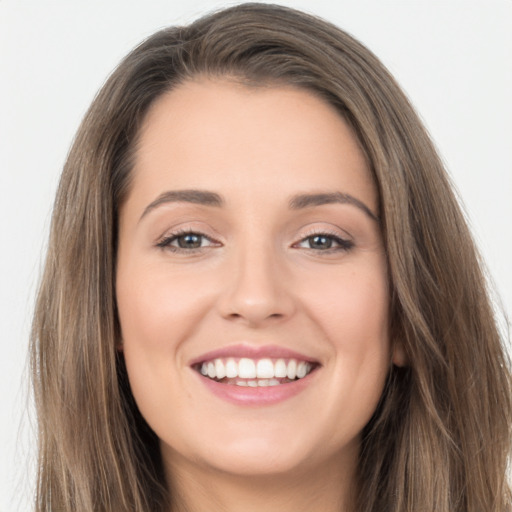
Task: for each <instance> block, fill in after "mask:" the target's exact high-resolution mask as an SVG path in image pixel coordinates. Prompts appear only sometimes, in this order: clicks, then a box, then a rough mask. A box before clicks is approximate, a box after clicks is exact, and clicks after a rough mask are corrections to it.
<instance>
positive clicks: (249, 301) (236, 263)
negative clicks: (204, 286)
mask: <svg viewBox="0 0 512 512" xmlns="http://www.w3.org/2000/svg"><path fill="white" fill-rule="evenodd" d="M232 256H233V258H232V259H231V262H232V263H231V268H229V269H228V272H227V273H228V276H229V277H228V278H227V283H226V285H227V286H226V287H225V288H224V290H223V297H222V300H221V304H222V314H223V316H225V317H230V318H243V319H245V320H246V321H247V322H249V323H251V324H256V323H259V322H262V321H264V320H266V319H270V318H274V319H276V318H283V317H285V316H287V315H289V314H290V313H291V311H292V300H291V296H290V294H289V290H287V283H286V282H285V280H284V277H285V276H284V272H283V266H282V265H281V264H280V258H279V255H278V251H277V250H276V248H275V246H274V245H273V244H272V241H271V240H269V237H267V239H266V240H265V241H262V240H261V239H259V240H255V239H253V238H252V237H250V236H247V235H246V236H245V237H244V241H243V242H242V241H239V243H238V244H236V247H235V248H234V249H233V255H232Z"/></svg>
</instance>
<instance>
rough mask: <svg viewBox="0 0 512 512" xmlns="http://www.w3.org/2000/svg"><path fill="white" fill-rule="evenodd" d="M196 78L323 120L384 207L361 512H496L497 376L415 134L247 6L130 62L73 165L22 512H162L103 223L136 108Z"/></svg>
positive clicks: (500, 449)
mask: <svg viewBox="0 0 512 512" xmlns="http://www.w3.org/2000/svg"><path fill="white" fill-rule="evenodd" d="M199 75H206V76H220V77H226V79H229V80H237V81H240V82H241V83H244V84H248V85H251V86H264V85H270V86H271V85H273V84H283V83H285V84H289V85H293V86H296V87H302V88H305V89H307V90H309V91H311V92H313V93H314V94H317V95H319V96H320V97H322V98H323V99H325V101H327V102H329V103H331V104H332V105H334V106H335V107H336V108H337V109H338V111H339V112H340V115H342V116H343V117H344V118H345V119H346V120H347V122H348V123H350V125H351V127H352V129H353V131H354V133H355V134H356V135H357V137H358V138H359V141H360V144H361V147H362V148H363V150H364V151H365V153H366V155H367V158H368V161H369V163H370V166H371V170H372V172H373V175H374V179H375V183H376V185H377V188H378V190H379V194H380V209H381V211H380V215H381V218H382V229H383V236H384V240H385V246H386V251H387V258H388V266H389V275H390V281H391V296H390V304H391V325H390V330H391V337H392V340H394V341H395V342H400V343H402V344H403V346H404V347H405V351H406V353H407V358H408V364H407V367H406V368H395V367H393V368H392V369H391V370H390V373H389V379H388V382H387V385H386V389H385V391H384V394H383V396H382V399H381V402H380V404H379V407H378V409H377V411H376V412H375V414H374V416H373V418H372V420H371V421H370V423H369V424H368V425H367V426H366V428H365V430H364V432H363V438H362V447H361V456H360V462H359V482H358V485H359V495H358V503H357V510H361V511H365V512H372V511H373V512H405V511H408V512H413V511H414V512H421V511H425V512H426V511H428V512H433V511H436V512H483V511H485V512H504V511H508V510H510V505H511V499H510V489H509V485H508V483H507V478H506V468H507V461H508V457H509V454H510V448H511V437H510V434H511V423H512V405H511V375H510V364H509V360H508V358H507V355H506V352H505V348H504V340H502V339H501V338H500V334H499V331H498V329H497V326H496V321H495V318H494V315H493V309H492V307H491V304H490V299H489V296H488V292H487V289H486V282H485V278H484V275H483V272H482V266H481V263H480V261H479V257H478V255H477V252H476V250H475V247H474V244H473V241H472V239H471V236H470V233H469V231H468V227H467V225H466V222H465V219H464V217H463V215H462V213H461V210H460V207H459V205H458V202H457V199H456V197H455V196H454V193H453V191H452V187H451V184H450V182H449V179H448V177H447V175H446V173H445V170H444V169H443V165H442V163H441V161H440V159H439V158H438V156H437V154H436V151H435V149H434V147H433V144H432V142H431V141H430V139H429V137H428V135H427V133H426V131H425V129H424V128H423V126H422V124H421V122H420V121H419V119H418V116H417V115H416V113H415V112H414V110H413V108H412V107H411V105H410V104H409V102H408V100H407V99H406V97H405V96H404V94H403V93H402V92H401V90H400V88H399V87H398V85H397V84H396V83H395V81H394V79H393V78H392V77H391V75H390V74H389V73H388V71H387V70H386V69H385V68H384V66H383V65H382V64H381V63H380V62H379V60H378V59H377V58H376V57H375V56H374V55H373V54H372V53H371V52H370V51H369V50H368V49H366V48H365V47H364V46H362V45H361V44H360V43H359V42H357V41H356V40H355V39H353V38H352V37H351V36H349V35H348V34H346V33H345V32H343V31H341V30H339V29H338V28H336V27H334V26H332V25H331V24H329V23H327V22H325V21H323V20H320V19H317V18H315V17H312V16H309V15H306V14H303V13H300V12H298V11H295V10H292V9H288V8H284V7H279V6H272V5H262V4H243V5H240V6H237V7H233V8H229V9H226V10H222V11H220V12H217V13H214V14H212V15H209V16H207V17H204V18H202V19H199V20H198V21H196V22H194V23H192V24H191V25H189V26H186V27H173V28H168V29H165V30H162V31H160V32H158V33H156V34H154V35H153V36H151V37H150V38H149V39H147V40H146V41H145V42H143V43H142V44H141V45H140V46H138V47H137V48H135V50H133V51H132V52H131V53H130V54H129V55H128V56H127V57H126V58H125V59H124V60H123V61H122V63H121V64H120V65H119V67H118V68H117V69H116V70H115V71H114V73H113V74H112V75H111V76H110V78H109V79H108V81H107V82H106V84H105V85H104V87H103V88H102V89H101V91H100V92H99V94H98V95H97V97H96V99H95V100H94V102H93V104H92V106H91V107H90V109H89V111H88V113H87V114H86V116H85V119H84V120H83V123H82V125H81V127H80V129H79V131H78V134H77V136H76V139H75V141H74V144H73V146H72V148H71V151H70V153H69V157H68V159H67V162H66V165H65V168H64V171H63V174H62V178H61V181H60V185H59V189H58V193H57V198H56V202H55V206H54V213H53V219H52V227H51V234H50V243H49V249H48V255H47V260H46V267H45V271H44V275H43V278H42V282H41V286H40V291H39V296H38V302H37V307H36V312H35V317H34V323H33V332H32V365H33V380H34V389H35V398H36V404H37V411H38V422H39V473H38V487H37V497H36V503H37V504H36V510H37V511H38V512H43V511H44V512H50V511H56V510H73V511H77V512H78V511H84V512H85V511H88V512H92V511H95V512H96V511H105V512H107V511H108V512H117V511H136V512H147V511H148V510H151V511H155V512H156V511H164V510H166V507H167V508H168V507H169V504H170V502H171V498H170V497H169V496H168V492H167V489H166V487H165V480H164V477H163V471H162V464H161V460H160V453H159V449H158V440H157V439H156V436H155V434H154V433H153V432H152V431H151V429H150V428H149V427H148V426H147V425H146V423H145V421H144V420H143V418H142V417H141V415H140V413H139V412H138V410H137V407H136V406H135V403H134V400H133V397H132V395H131V392H130V389H129V385H128V383H127V378H126V370H125V367H124V363H123V359H122V356H121V355H119V353H118V351H116V343H117V342H118V341H119V325H118V320H117V314H116V300H115V293H114V290H115V287H114V283H115V268H116V237H117V214H118V212H119V208H120V206H121V205H122V203H123V200H124V198H125V197H126V195H127V192H128V191H129V188H130V173H131V166H132V157H133V154H134V152H135V151H136V148H137V135H138V132H139V128H140V126H141V123H142V121H143V119H144V116H145V114H146V112H147V111H148V108H149V106H150V105H151V104H152V103H153V102H154V101H155V99H156V98H157V97H159V96H160V95H162V94H163V93H164V92H166V91H169V90H171V89H172V88H173V87H175V86H176V85H177V84H178V83H181V82H183V81H185V80H187V79H190V78H193V77H197V76H199Z"/></svg>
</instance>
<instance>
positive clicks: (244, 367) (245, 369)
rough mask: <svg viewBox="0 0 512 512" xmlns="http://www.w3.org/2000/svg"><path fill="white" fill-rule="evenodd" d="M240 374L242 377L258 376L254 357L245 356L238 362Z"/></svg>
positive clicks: (252, 377)
mask: <svg viewBox="0 0 512 512" xmlns="http://www.w3.org/2000/svg"><path fill="white" fill-rule="evenodd" d="M238 376H239V377H241V378H242V379H254V378H256V365H255V364H254V361H253V360H252V359H247V358H245V357H243V358H242V359H240V362H239V363H238Z"/></svg>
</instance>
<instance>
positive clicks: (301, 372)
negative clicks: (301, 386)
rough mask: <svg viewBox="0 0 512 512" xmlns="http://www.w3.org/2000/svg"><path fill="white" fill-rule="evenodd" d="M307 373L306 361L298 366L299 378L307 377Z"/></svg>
mask: <svg viewBox="0 0 512 512" xmlns="http://www.w3.org/2000/svg"><path fill="white" fill-rule="evenodd" d="M306 373H307V369H306V363H305V362H304V361H301V362H300V363H299V364H298V365H297V377H298V378H299V379H302V377H305V376H306Z"/></svg>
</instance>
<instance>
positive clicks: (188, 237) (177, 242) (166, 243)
mask: <svg viewBox="0 0 512 512" xmlns="http://www.w3.org/2000/svg"><path fill="white" fill-rule="evenodd" d="M156 245H157V247H161V248H166V249H169V250H171V251H174V252H182V251H183V252H187V251H189V252H192V251H197V250H200V249H203V248H205V247H210V246H216V245H218V243H216V242H215V241H214V240H212V239H211V238H209V237H208V236H206V235H204V234H202V233H196V232H195V231H180V232H177V233H171V234H170V235H167V236H166V237H164V238H163V239H162V240H160V241H159V242H158V243H157V244H156Z"/></svg>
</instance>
